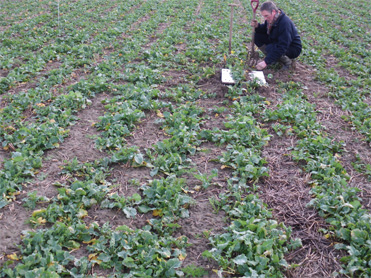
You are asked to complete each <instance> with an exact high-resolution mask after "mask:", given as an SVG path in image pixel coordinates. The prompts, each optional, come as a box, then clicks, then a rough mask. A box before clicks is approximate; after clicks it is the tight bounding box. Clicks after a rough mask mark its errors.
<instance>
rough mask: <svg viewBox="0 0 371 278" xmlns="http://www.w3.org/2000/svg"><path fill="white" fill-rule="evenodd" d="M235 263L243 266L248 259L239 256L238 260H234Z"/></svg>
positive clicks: (243, 255)
mask: <svg viewBox="0 0 371 278" xmlns="http://www.w3.org/2000/svg"><path fill="white" fill-rule="evenodd" d="M233 262H234V263H235V264H237V265H243V264H245V263H246V262H247V257H246V256H245V254H241V255H239V256H237V257H236V258H234V259H233Z"/></svg>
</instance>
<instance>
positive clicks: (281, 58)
mask: <svg viewBox="0 0 371 278" xmlns="http://www.w3.org/2000/svg"><path fill="white" fill-rule="evenodd" d="M260 13H261V15H262V16H263V17H264V19H265V21H264V23H258V21H256V20H253V21H252V22H251V26H252V27H254V28H255V44H256V45H257V46H258V47H259V49H260V50H261V51H262V52H263V53H264V54H265V58H264V60H263V61H261V62H259V63H258V64H257V65H256V68H257V69H258V70H262V69H264V68H265V67H266V66H267V65H271V64H273V63H276V62H280V63H282V65H283V69H291V68H292V67H293V66H294V61H293V59H295V58H297V57H298V56H299V55H300V53H301V49H302V45H301V40H300V36H299V34H298V31H297V30H296V27H295V25H294V23H293V22H292V21H291V19H290V18H289V17H288V16H287V15H286V14H285V13H284V12H283V11H282V10H281V9H278V8H277V6H276V5H275V4H274V3H273V2H271V1H268V2H265V3H263V4H262V5H261V7H260Z"/></svg>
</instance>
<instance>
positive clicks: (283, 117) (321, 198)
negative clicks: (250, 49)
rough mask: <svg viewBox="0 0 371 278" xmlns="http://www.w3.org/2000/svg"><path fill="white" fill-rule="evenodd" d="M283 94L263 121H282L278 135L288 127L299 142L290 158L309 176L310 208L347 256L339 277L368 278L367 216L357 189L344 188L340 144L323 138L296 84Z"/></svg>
mask: <svg viewBox="0 0 371 278" xmlns="http://www.w3.org/2000/svg"><path fill="white" fill-rule="evenodd" d="M281 90H282V91H283V92H284V93H285V94H284V98H283V103H282V104H281V105H279V106H278V108H277V110H275V111H270V110H266V111H265V116H264V117H265V118H266V120H267V121H280V123H281V124H280V125H279V127H277V130H287V129H288V128H290V129H292V130H293V131H294V132H295V134H296V135H297V136H298V138H299V139H300V140H299V141H298V143H297V145H296V146H295V147H294V150H293V151H292V156H293V158H294V159H295V160H296V161H297V162H300V163H304V166H303V168H304V170H305V171H306V172H307V173H309V174H311V179H312V181H311V183H312V184H311V186H312V189H311V194H313V199H312V200H311V201H310V203H309V204H308V206H311V207H314V208H316V209H317V210H318V211H319V214H320V215H321V216H322V217H324V218H325V219H326V221H327V222H328V223H329V224H331V226H330V228H329V229H328V230H327V231H324V232H325V233H326V235H325V236H326V237H334V238H335V239H340V240H342V242H343V243H339V244H336V245H335V248H337V249H342V250H346V251H347V253H348V256H345V257H343V258H341V262H343V263H344V265H345V268H344V269H343V270H341V271H340V273H342V274H346V275H350V276H357V277H367V276H368V275H370V273H371V269H370V266H369V261H370V259H371V257H370V254H371V250H370V246H369V244H368V242H369V235H370V232H371V225H370V218H371V215H370V212H369V211H367V210H366V209H363V208H362V206H361V202H360V201H361V200H360V198H359V197H358V196H357V193H358V192H359V189H357V188H353V187H350V186H349V184H348V182H349V179H350V177H349V175H348V174H347V173H346V171H345V169H344V168H343V166H342V165H341V163H340V161H339V157H340V156H341V152H342V147H343V146H342V143H341V142H336V141H333V140H332V139H331V138H329V137H327V135H326V133H325V132H324V131H323V128H322V126H321V125H320V124H319V123H318V122H316V112H315V108H314V106H313V105H312V104H310V103H309V102H308V101H307V100H306V97H305V95H304V93H303V92H302V89H301V88H300V84H296V83H293V82H292V83H289V84H282V87H281ZM281 134H282V133H281Z"/></svg>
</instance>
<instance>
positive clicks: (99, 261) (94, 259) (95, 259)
mask: <svg viewBox="0 0 371 278" xmlns="http://www.w3.org/2000/svg"><path fill="white" fill-rule="evenodd" d="M88 259H89V261H93V262H95V263H96V264H101V263H102V261H101V260H98V254H97V253H93V254H90V255H88Z"/></svg>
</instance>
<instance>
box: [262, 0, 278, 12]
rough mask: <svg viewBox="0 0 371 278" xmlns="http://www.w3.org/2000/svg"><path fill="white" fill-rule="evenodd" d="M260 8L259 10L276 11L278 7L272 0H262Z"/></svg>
mask: <svg viewBox="0 0 371 278" xmlns="http://www.w3.org/2000/svg"><path fill="white" fill-rule="evenodd" d="M260 10H261V11H267V12H270V13H272V11H273V10H275V11H276V12H278V8H277V6H276V4H274V3H273V2H272V1H267V2H264V3H263V4H262V5H261V7H260Z"/></svg>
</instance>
